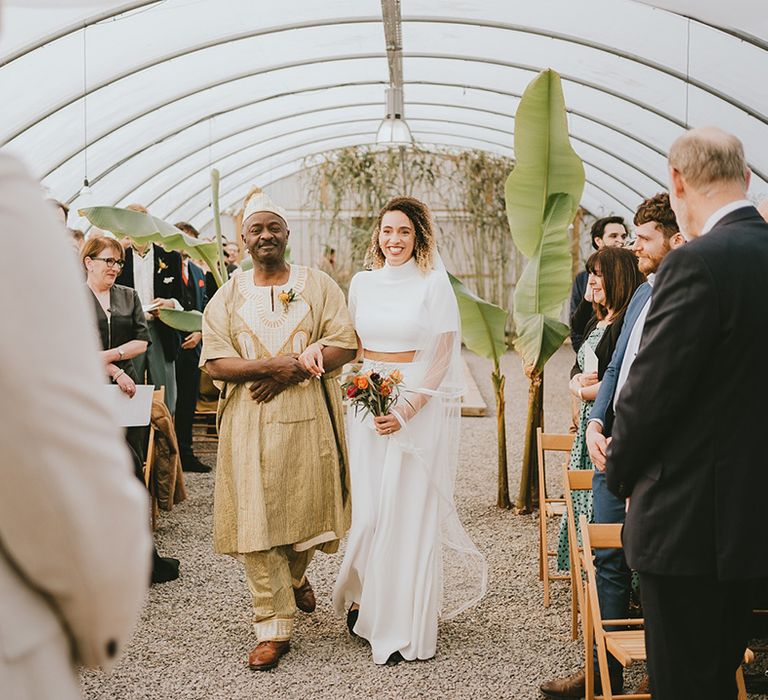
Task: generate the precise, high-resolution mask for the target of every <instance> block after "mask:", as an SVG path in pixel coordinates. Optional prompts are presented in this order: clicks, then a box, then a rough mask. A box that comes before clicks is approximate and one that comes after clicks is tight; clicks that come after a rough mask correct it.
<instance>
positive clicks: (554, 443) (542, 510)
mask: <svg viewBox="0 0 768 700" xmlns="http://www.w3.org/2000/svg"><path fill="white" fill-rule="evenodd" d="M572 444H573V435H571V434H564V435H559V434H556V433H545V432H542V430H541V428H537V429H536V451H537V457H538V463H539V465H538V470H539V579H540V580H541V581H543V582H544V607H545V608H548V607H549V582H550V581H568V580H569V579H570V578H571V576H570V575H560V574H552V573H550V571H549V559H550V557H555V556H557V552H556V551H554V550H550V549H549V543H548V541H547V519H548V518H553V517H556V516H560V515H564V514H565V499H564V498H547V482H546V469H545V464H544V453H545V452H567V453H570V451H571V445H572Z"/></svg>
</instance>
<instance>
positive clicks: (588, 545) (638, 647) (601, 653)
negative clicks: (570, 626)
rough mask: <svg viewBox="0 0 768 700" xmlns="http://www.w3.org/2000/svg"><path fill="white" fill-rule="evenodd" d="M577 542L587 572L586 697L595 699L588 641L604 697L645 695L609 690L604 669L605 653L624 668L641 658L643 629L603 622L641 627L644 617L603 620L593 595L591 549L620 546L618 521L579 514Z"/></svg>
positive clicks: (606, 698)
mask: <svg viewBox="0 0 768 700" xmlns="http://www.w3.org/2000/svg"><path fill="white" fill-rule="evenodd" d="M579 523H580V527H581V542H582V547H583V551H584V556H583V558H582V561H583V563H584V571H585V572H586V575H587V580H586V584H585V588H584V591H585V594H584V608H583V610H582V619H583V622H584V672H585V674H586V681H587V683H586V686H587V687H586V700H595V697H596V696H595V672H594V664H593V662H592V644H593V642H594V645H595V647H596V648H597V666H598V669H599V671H600V684H601V686H602V688H603V695H601V696H597V697H602V698H605V700H613V699H614V698H637V699H638V700H639V699H640V698H646V699H648V700H650V697H651V696H650V695H649V694H642V695H614V694H613V693H612V692H611V679H610V675H609V673H608V654H610V655H611V656H613V657H614V658H615V659H616V660H617V661H618V662H619V663H620V664H621V665H622V666H623V667H624V668H628V667H629V666H631V665H632V664H633V663H636V662H638V661H645V631H644V630H643V629H621V630H613V631H608V630H606V629H605V628H606V626H612V627H616V626H620V627H642V625H644V624H645V621H644V620H643V619H642V618H640V619H629V618H628V619H624V620H603V618H602V615H601V614H600V601H599V599H598V597H597V575H596V573H595V563H594V561H593V556H594V555H593V551H594V550H595V549H620V548H621V546H622V544H621V527H622V526H621V524H620V523H615V524H613V523H612V524H609V525H605V524H600V525H598V524H592V525H590V524H589V523H588V522H587V517H586V516H585V515H581V516H580V517H579Z"/></svg>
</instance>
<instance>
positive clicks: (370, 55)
mask: <svg viewBox="0 0 768 700" xmlns="http://www.w3.org/2000/svg"><path fill="white" fill-rule="evenodd" d="M373 21H374V20H372V19H370V18H357V19H346V20H336V21H334V22H320V23H311V22H308V23H303V24H301V25H290V26H286V27H276V28H272V29H270V30H261V31H259V32H250V33H247V34H246V35H239V36H237V37H235V38H232V37H229V38H224V39H221V40H218V41H215V42H209V43H208V44H204V45H201V46H202V47H203V48H200V47H193V48H191V49H185V50H183V51H178V52H176V53H174V54H170V55H168V56H165V57H163V58H162V59H155V60H153V61H148V62H147V63H145V64H143V65H141V66H137V67H135V68H132V69H130V70H127V71H123V73H120V74H118V75H116V76H113V77H111V78H109V79H108V80H104V81H102V82H101V83H98V84H97V85H95V86H93V87H92V88H91V89H90V90H86V91H85V93H84V95H85V96H88V95H91V94H92V93H94V92H96V91H98V90H101V89H102V88H105V87H108V86H110V85H112V84H113V83H116V82H118V81H120V80H122V79H124V78H128V77H130V76H132V75H134V74H136V73H140V72H142V71H145V70H148V69H150V68H153V67H154V66H157V65H160V64H162V63H164V62H166V61H169V60H173V59H175V58H180V57H182V56H185V55H187V54H191V53H194V52H196V51H200V50H205V49H208V48H214V47H215V46H220V45H222V44H226V43H230V42H232V41H241V40H244V39H248V38H252V37H256V36H260V35H265V34H272V33H277V32H278V31H289V30H291V29H296V28H300V29H304V28H307V27H323V26H334V25H338V24H344V23H371V22H373ZM376 21H377V20H376ZM402 55H403V57H404V58H431V59H437V60H458V61H466V62H479V63H486V64H488V65H499V66H503V67H507V68H517V69H520V70H527V71H531V72H536V73H538V72H539V71H540V70H541V68H540V67H537V66H530V65H527V64H522V63H521V64H518V63H515V62H510V61H501V60H499V59H490V58H483V57H477V56H453V55H450V54H438V53H429V52H404V53H403V54H402ZM385 57H386V53H381V52H375V53H361V54H349V55H341V56H325V57H322V58H313V59H303V60H301V61H294V62H290V63H283V64H278V65H274V66H270V67H267V68H264V69H260V70H258V71H251V72H246V73H242V74H238V75H236V76H229V77H227V78H225V79H224V80H221V81H217V82H215V83H213V84H210V85H208V86H205V87H202V88H198V89H195V90H193V91H191V92H188V93H186V94H184V95H180V96H179V97H176V98H174V99H173V100H169V101H168V102H166V103H164V104H161V105H159V107H164V106H166V105H167V104H171V103H173V102H176V101H178V100H179V99H183V98H184V97H187V96H189V95H190V94H196V93H197V92H202V91H204V90H206V89H209V88H211V87H217V86H218V85H223V84H226V83H228V82H234V81H236V80H242V79H244V78H248V77H253V76H255V75H262V74H266V73H271V72H275V71H279V70H284V69H287V68H295V67H301V66H304V65H313V64H322V63H332V62H338V61H344V60H361V59H371V58H375V59H380V58H385ZM561 78H562V79H563V80H568V81H569V82H572V83H575V84H578V85H583V86H584V87H589V88H592V89H595V90H597V91H599V92H602V93H605V94H607V95H611V96H612V97H615V98H617V99H621V100H625V101H627V102H630V103H632V104H634V105H636V106H638V107H641V108H642V109H645V110H647V111H650V112H652V113H654V114H656V115H657V116H660V117H662V118H664V119H666V120H668V121H670V122H672V123H673V124H676V125H677V126H680V127H681V128H686V126H685V124H684V123H683V122H682V121H680V120H679V119H677V118H676V117H673V116H672V115H668V114H665V113H664V112H661V111H660V110H657V109H656V108H654V107H651V106H650V105H645V104H643V103H641V102H640V101H639V100H634V99H633V98H630V97H628V96H625V95H621V94H620V93H618V92H616V91H615V90H609V89H607V88H605V87H601V86H599V85H597V84H596V83H592V82H591V81H587V80H581V79H579V78H576V77H575V76H569V75H566V74H561ZM81 99H83V95H78V96H77V97H74V98H71V99H68V100H65V101H63V102H61V103H59V104H58V105H56V106H54V107H52V108H51V109H49V110H48V111H47V112H45V113H44V114H42V115H41V116H39V117H38V118H37V119H35V120H34V121H33V122H31V123H28V124H27V125H26V126H23V127H21V128H19V129H17V130H16V131H15V132H14V133H13V134H11V136H10V137H9V138H7V139H6V140H5V141H4V142H3V145H5V144H7V143H10V142H11V141H13V139H15V138H18V137H19V136H20V135H21V134H23V133H24V132H26V131H27V130H29V129H31V128H32V127H34V126H36V125H37V124H39V123H40V122H42V121H44V120H46V119H48V118H49V117H51V116H52V115H53V114H55V113H56V112H58V111H60V110H62V109H65V108H66V107H69V106H70V105H72V104H75V103H76V102H79V101H80V100H81ZM721 99H722V98H721ZM725 101H726V102H728V100H727V99H726V100H725ZM729 104H732V105H733V106H737V105H736V104H735V103H734V102H729ZM159 107H158V108H159ZM755 118H756V119H758V120H760V121H762V122H763V123H764V124H768V117H766V116H763V115H759V116H755Z"/></svg>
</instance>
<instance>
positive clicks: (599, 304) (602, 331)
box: [557, 248, 644, 570]
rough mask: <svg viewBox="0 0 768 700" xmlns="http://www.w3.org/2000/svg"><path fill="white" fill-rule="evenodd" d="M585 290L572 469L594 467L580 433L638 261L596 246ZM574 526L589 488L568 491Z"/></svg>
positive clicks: (564, 564) (574, 389)
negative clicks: (587, 313) (587, 302)
mask: <svg viewBox="0 0 768 700" xmlns="http://www.w3.org/2000/svg"><path fill="white" fill-rule="evenodd" d="M587 271H588V272H589V278H588V282H587V287H588V293H590V294H591V295H592V306H593V308H594V315H593V316H592V319H591V320H590V322H589V323H588V324H587V326H586V328H585V330H584V338H585V340H584V343H583V344H582V346H581V347H580V348H579V352H578V354H577V356H576V364H575V365H574V368H573V371H572V372H571V382H570V384H569V385H568V388H569V389H570V391H571V393H572V394H573V395H574V396H576V397H577V398H579V399H580V401H581V406H580V410H579V421H578V424H577V431H576V435H575V437H574V440H573V446H572V448H571V456H570V463H569V466H570V468H571V469H594V468H595V467H594V465H593V464H592V460H591V459H590V458H589V452H587V444H586V440H585V434H586V430H587V422H588V420H589V412H590V411H591V410H592V404H593V402H594V400H595V398H596V397H597V392H598V391H599V390H600V380H601V379H602V377H603V373H604V372H605V370H606V368H607V367H608V365H609V363H610V361H611V356H612V355H613V351H614V348H615V347H616V342H617V340H618V338H619V333H620V332H621V324H622V321H623V320H624V312H625V311H626V310H627V306H629V301H630V299H632V295H633V294H634V293H635V290H636V289H637V288H638V287H639V286H640V285H641V284H642V283H643V280H644V277H643V275H642V274H641V272H640V270H638V267H637V258H636V257H635V255H634V254H633V253H632V252H630V251H629V250H627V249H626V248H601V249H600V250H598V251H597V252H596V253H593V254H592V255H591V256H590V258H589V260H587ZM573 506H574V510H575V511H576V524H577V525H576V526H577V528H578V522H579V516H580V515H581V514H582V513H583V514H584V515H586V516H587V518H588V520H589V521H590V522H591V521H592V492H591V491H579V492H575V493H574V494H573ZM568 566H569V556H568V527H567V523H566V521H565V517H563V520H562V521H561V523H560V537H559V540H558V548H557V567H558V569H560V570H566V569H568Z"/></svg>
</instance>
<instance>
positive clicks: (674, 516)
mask: <svg viewBox="0 0 768 700" xmlns="http://www.w3.org/2000/svg"><path fill="white" fill-rule="evenodd" d="M669 179H670V188H669V190H670V201H671V204H672V208H673V209H674V210H675V214H676V215H677V221H678V224H679V225H680V229H681V230H682V232H683V233H684V234H685V236H686V238H687V239H688V241H689V242H688V243H687V244H686V245H684V246H682V247H681V248H679V249H677V250H673V251H672V252H671V253H669V255H667V257H666V258H665V259H664V262H663V263H662V265H661V266H660V268H659V273H658V275H657V277H656V281H655V284H654V290H653V299H652V301H651V305H650V310H649V312H648V316H647V318H646V321H645V326H644V329H643V334H642V339H641V341H640V349H639V352H638V354H637V357H636V359H635V361H634V363H633V365H632V368H631V369H630V371H629V376H628V378H627V382H626V384H625V385H624V388H623V389H622V392H621V395H620V396H619V401H618V404H617V407H616V418H615V421H614V425H613V432H612V436H613V441H612V442H611V444H610V446H609V447H608V459H607V463H606V475H607V485H608V488H609V489H610V490H611V491H612V492H613V493H614V494H616V496H618V497H619V498H622V499H624V498H629V499H630V500H629V510H628V512H627V516H626V523H625V525H624V533H623V541H624V547H625V553H626V557H627V563H628V564H629V566H630V567H631V568H633V569H635V570H636V571H638V572H639V574H640V590H641V596H642V603H643V612H644V616H645V621H646V647H647V652H648V672H649V675H650V679H651V692H652V694H653V697H654V698H655V700H681V698H696V699H697V700H728V699H729V698H735V697H736V683H735V673H736V669H737V668H738V666H739V664H740V661H741V658H742V655H743V653H744V649H745V647H746V644H747V641H748V633H749V632H748V626H749V621H750V617H751V611H752V608H753V606H754V603H755V600H756V596H757V594H758V592H759V590H760V588H761V587H762V586H765V584H766V580H767V579H768V523H766V521H765V514H764V506H765V503H764V502H765V494H766V493H768V469H767V468H766V463H765V456H764V454H765V448H764V445H763V439H764V438H763V436H764V434H765V416H766V412H765V397H766V396H768V364H767V363H766V362H765V351H766V347H768V303H766V300H767V299H768V274H766V270H768V224H766V222H765V221H763V219H762V218H761V217H760V215H759V214H758V212H757V210H756V209H755V207H754V206H753V205H752V204H751V202H749V201H748V200H747V199H746V190H747V186H748V184H749V170H748V168H747V164H746V160H745V158H744V152H743V147H742V145H741V142H740V141H739V140H738V139H737V138H736V137H734V136H732V135H730V134H727V133H725V132H723V131H721V130H720V129H717V128H714V127H709V128H702V129H693V130H691V131H689V132H687V133H686V134H684V135H683V136H681V137H680V138H679V139H678V140H677V141H675V143H674V144H673V145H672V148H671V149H670V153H669Z"/></svg>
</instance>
